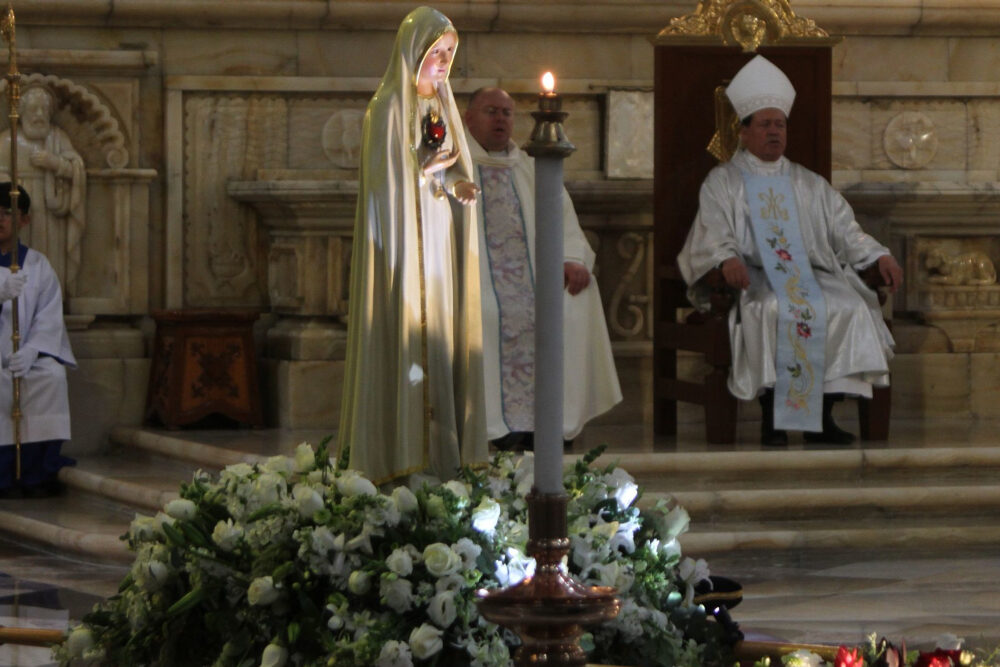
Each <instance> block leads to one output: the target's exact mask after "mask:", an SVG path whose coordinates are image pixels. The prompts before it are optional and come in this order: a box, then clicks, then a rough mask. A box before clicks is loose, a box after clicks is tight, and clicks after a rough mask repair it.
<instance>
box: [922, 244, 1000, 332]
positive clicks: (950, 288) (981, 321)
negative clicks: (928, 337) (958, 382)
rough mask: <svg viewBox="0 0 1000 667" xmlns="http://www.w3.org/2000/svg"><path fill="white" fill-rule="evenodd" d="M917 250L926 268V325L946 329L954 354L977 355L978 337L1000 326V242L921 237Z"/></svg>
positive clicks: (924, 277)
mask: <svg viewBox="0 0 1000 667" xmlns="http://www.w3.org/2000/svg"><path fill="white" fill-rule="evenodd" d="M913 250H914V251H915V252H916V256H917V257H918V258H919V261H920V266H921V275H920V280H921V284H920V288H919V289H920V300H919V314H920V317H921V319H922V320H923V321H925V322H927V323H929V324H933V325H935V326H937V327H939V328H941V329H942V330H943V331H944V332H945V333H946V334H947V335H948V339H949V340H950V342H951V344H952V347H953V348H954V350H955V351H972V350H975V349H976V339H977V336H978V335H979V333H980V332H981V331H983V330H985V329H988V328H990V327H992V326H994V325H996V324H997V323H998V322H1000V285H997V284H996V278H997V275H996V268H995V259H994V258H1000V240H998V239H996V238H993V237H964V238H941V237H917V238H916V239H915V240H914V241H913Z"/></svg>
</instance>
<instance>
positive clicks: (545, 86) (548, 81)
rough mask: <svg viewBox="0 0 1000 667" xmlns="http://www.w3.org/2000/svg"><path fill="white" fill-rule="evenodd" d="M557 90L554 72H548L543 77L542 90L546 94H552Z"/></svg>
mask: <svg viewBox="0 0 1000 667" xmlns="http://www.w3.org/2000/svg"><path fill="white" fill-rule="evenodd" d="M555 89H556V77H555V76H554V75H553V74H552V72H546V73H545V74H543V75H542V90H544V91H545V92H546V93H551V92H552V91H553V90H555Z"/></svg>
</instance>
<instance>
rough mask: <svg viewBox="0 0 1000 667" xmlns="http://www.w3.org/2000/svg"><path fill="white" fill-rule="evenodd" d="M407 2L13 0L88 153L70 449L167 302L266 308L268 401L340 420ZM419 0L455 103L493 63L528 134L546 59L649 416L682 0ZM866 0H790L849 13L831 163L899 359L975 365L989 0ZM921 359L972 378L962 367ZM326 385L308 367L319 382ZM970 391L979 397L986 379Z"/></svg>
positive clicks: (841, 15) (989, 321)
mask: <svg viewBox="0 0 1000 667" xmlns="http://www.w3.org/2000/svg"><path fill="white" fill-rule="evenodd" d="M416 4H417V3H413V2H408V1H404V0H383V1H376V0H365V1H360V0H358V1H354V0H216V1H214V2H209V1H206V0H114V1H112V0H74V1H73V2H66V0H22V1H21V2H16V3H15V10H16V11H17V17H18V33H17V37H18V40H17V43H18V46H19V49H20V54H21V57H20V59H19V64H20V65H21V69H22V70H23V72H24V73H25V74H26V75H30V76H34V77H36V78H37V79H38V82H42V81H43V80H44V81H45V82H48V85H49V87H50V88H51V90H52V92H53V93H54V94H55V96H56V101H57V109H56V111H55V113H54V115H53V117H52V122H53V124H54V125H55V126H56V127H58V128H60V129H62V130H63V131H64V132H65V133H66V134H67V136H68V138H69V141H70V143H71V144H72V146H73V147H74V149H75V150H76V151H77V153H79V154H80V156H81V159H82V162H83V168H84V171H85V175H86V185H85V187H84V188H83V193H84V194H85V201H86V205H85V208H84V209H82V210H83V214H82V217H83V218H84V219H85V223H86V224H85V226H84V227H83V228H82V229H83V230H84V231H83V232H82V238H81V240H80V243H79V244H78V245H79V248H80V252H81V253H82V255H81V260H80V268H79V270H78V271H77V272H76V278H75V282H74V283H73V284H72V285H67V293H68V299H67V318H68V320H69V321H71V323H72V324H73V326H74V328H75V329H76V331H74V333H73V342H74V345H75V346H76V348H77V350H78V352H80V356H81V367H82V368H81V371H80V372H78V373H76V374H74V375H73V376H72V381H71V382H72V389H73V397H74V399H73V406H74V408H73V410H74V417H75V424H76V430H77V433H78V434H79V435H78V437H77V438H75V441H74V443H73V446H74V447H76V448H78V449H82V450H87V449H96V448H100V447H101V446H103V442H104V435H105V434H106V430H107V426H108V425H109V424H111V423H115V422H126V423H138V422H140V421H141V420H142V418H143V414H142V413H143V409H142V404H141V403H142V401H141V396H140V394H141V393H142V387H144V384H145V382H146V373H148V370H147V369H148V355H149V354H150V352H149V347H150V345H149V341H150V334H151V330H152V327H151V324H150V318H149V317H148V315H149V313H150V312H152V311H153V310H155V309H162V308H171V309H172V308H213V309H249V310H256V311H260V312H262V313H265V314H266V315H267V316H266V317H264V318H262V319H261V320H260V323H259V325H258V333H259V336H258V338H259V342H260V352H261V356H262V359H263V362H262V365H263V366H264V370H265V371H266V372H265V373H264V374H263V375H262V377H265V378H266V381H265V385H266V386H265V387H264V391H265V396H266V397H267V398H268V400H267V404H268V405H269V406H271V408H270V411H269V420H270V423H272V424H276V425H283V426H301V427H309V428H325V427H330V426H332V425H333V424H335V422H336V407H337V406H338V405H339V382H340V372H341V371H340V368H341V365H342V358H343V331H344V324H343V316H344V314H345V309H346V303H345V301H346V290H345V285H346V270H347V259H346V258H347V257H348V253H349V248H350V239H349V230H350V226H351V219H352V209H353V193H354V192H355V191H356V189H355V188H356V185H355V178H356V174H355V170H354V167H353V165H354V160H355V159H356V151H357V136H356V130H357V127H358V124H359V122H360V116H361V113H362V110H363V109H364V106H365V104H366V102H367V99H368V98H369V96H370V95H371V93H372V91H373V90H374V88H375V85H376V84H377V82H378V79H379V78H380V76H381V74H382V71H383V69H384V66H385V61H386V57H387V54H388V53H389V51H390V49H391V45H392V41H393V38H394V33H395V29H396V27H397V26H398V23H399V21H400V19H401V18H402V17H403V16H404V15H405V14H406V12H407V11H408V10H409V9H411V8H412V7H413V6H416ZM431 4H433V5H434V6H436V7H438V8H439V9H441V10H442V11H444V12H445V13H446V14H448V15H449V16H451V17H452V18H453V20H454V21H455V23H456V26H457V27H458V29H459V32H460V35H461V42H460V45H459V50H458V57H457V60H456V64H455V67H454V68H453V73H452V82H453V87H454V89H455V90H456V92H457V93H458V96H459V98H460V103H461V101H462V100H463V99H465V98H466V97H467V96H468V94H470V93H471V92H472V91H474V90H475V89H476V88H478V87H480V86H483V85H502V86H504V87H506V88H507V89H508V90H510V91H511V92H513V93H514V96H515V99H516V101H517V103H518V116H517V126H518V129H517V131H516V135H517V138H518V139H523V138H525V137H526V136H527V133H528V131H529V129H530V126H531V122H532V121H531V119H530V117H529V115H528V113H529V111H530V110H531V108H532V107H533V106H534V95H535V92H536V91H537V89H538V82H537V81H538V76H539V75H540V73H541V72H542V71H544V70H546V69H549V70H552V71H554V72H556V74H557V76H558V89H559V91H560V92H561V93H562V94H563V96H564V99H565V106H564V108H565V110H567V111H568V112H569V113H570V116H569V120H568V121H567V125H566V128H567V132H568V134H569V136H570V138H571V139H572V141H573V142H574V143H575V144H576V146H577V148H578V150H577V151H576V152H575V153H574V154H573V155H572V157H570V159H569V160H568V161H567V164H566V176H567V179H568V180H569V181H570V190H571V193H572V194H573V197H574V201H575V202H576V205H577V208H578V210H579V213H580V216H581V220H582V221H583V224H584V226H585V228H586V231H587V233H588V236H589V237H590V239H591V241H592V242H593V244H594V245H595V248H596V250H597V253H598V271H599V274H598V278H599V281H600V285H601V290H602V295H603V298H604V303H605V307H606V309H607V311H608V322H609V327H610V328H611V331H612V337H613V340H614V344H615V350H616V355H617V358H618V361H619V369H620V374H621V376H622V381H623V385H624V387H625V389H626V394H627V400H626V403H625V404H624V405H623V406H621V407H620V408H618V409H616V411H614V412H613V413H612V414H611V415H608V416H607V417H605V418H604V419H605V420H611V421H614V420H632V419H635V418H638V417H642V416H644V415H646V413H647V412H648V409H649V408H648V398H649V385H650V382H649V378H648V375H649V373H648V365H649V355H650V349H651V348H650V343H649V341H650V335H651V317H650V315H651V308H652V294H651V284H652V270H653V267H652V266H651V264H650V257H651V247H652V243H653V232H652V217H651V201H650V200H651V192H652V183H651V176H652V174H651V165H652V156H651V155H650V154H649V153H648V150H649V144H650V143H651V142H649V141H647V139H648V137H649V136H651V127H652V123H651V118H650V116H649V114H650V109H651V90H652V77H653V58H652V56H653V46H652V38H653V37H654V36H655V34H656V33H657V32H658V31H659V30H660V29H661V28H662V27H664V26H665V25H666V24H667V23H668V22H669V21H670V19H671V18H674V17H677V16H680V15H682V14H686V13H689V12H691V11H693V9H694V7H695V4H696V3H695V2H694V1H693V0H692V1H687V0H685V1H680V0H633V1H630V2H620V1H619V0H585V1H584V2H578V3H573V5H572V6H570V5H567V4H566V3H564V2H562V1H561V0H531V1H530V2H528V1H527V0H450V1H445V2H436V3H431ZM862 4H863V6H862V5H858V4H850V5H847V4H845V3H841V2H835V1H833V0H801V1H800V2H793V3H792V6H793V9H795V10H796V11H797V12H798V13H799V14H800V15H804V16H807V17H809V18H813V19H815V20H816V21H817V23H818V24H819V25H820V26H822V27H824V28H826V29H827V30H829V31H830V32H831V33H832V34H836V35H842V36H844V39H843V41H842V42H840V43H839V44H838V45H837V46H836V47H834V81H835V84H834V162H835V164H834V170H835V171H834V181H835V184H836V185H837V186H838V187H841V188H843V189H844V191H845V192H846V193H847V194H848V197H849V199H850V200H851V201H852V203H853V204H854V205H855V206H856V208H857V209H858V213H859V216H860V217H861V219H862V220H863V222H864V223H865V224H866V225H867V226H868V227H869V228H870V229H871V230H872V231H873V232H874V233H876V234H877V235H878V236H879V237H880V238H882V239H884V240H885V241H886V242H887V243H889V244H890V246H891V247H892V248H893V250H894V252H896V253H897V254H899V255H900V257H902V258H903V260H904V261H905V262H906V267H907V269H908V274H909V275H908V278H909V281H908V287H907V290H906V291H905V293H903V294H901V295H900V296H899V297H898V298H897V299H896V301H895V303H894V304H893V306H892V307H893V309H894V310H895V318H896V320H897V321H898V322H899V326H898V327H897V330H899V331H900V332H901V333H902V334H903V335H901V336H900V339H901V340H900V344H901V350H900V351H901V352H903V353H904V354H903V355H901V357H900V358H903V357H905V356H906V355H912V356H913V357H914V358H919V357H920V355H923V354H928V355H930V354H931V353H933V354H940V355H949V354H954V355H970V354H986V355H987V358H985V359H980V358H978V357H977V361H976V364H975V367H976V368H977V371H976V373H977V374H978V375H977V377H980V378H981V377H982V369H983V368H985V367H986V366H984V365H982V364H986V363H989V362H988V359H992V357H991V356H989V355H990V354H992V351H993V350H994V349H996V348H997V347H1000V346H997V345H996V344H995V343H994V342H993V340H994V339H993V333H994V332H995V330H996V329H997V323H1000V318H996V319H994V316H993V314H992V313H990V312H988V311H989V310H990V309H989V308H981V307H979V306H980V305H981V304H979V301H977V300H978V299H980V298H984V299H985V301H984V303H985V304H986V305H992V301H991V298H992V297H991V296H987V297H980V296H979V295H980V294H983V293H989V294H992V289H993V288H992V287H990V286H987V287H989V289H979V287H980V286H974V285H954V286H953V285H949V284H946V283H936V282H934V281H932V280H931V279H930V278H931V276H932V275H940V274H939V273H935V272H934V270H932V269H930V268H928V266H927V256H928V254H929V253H931V252H932V251H934V252H944V253H945V254H946V255H948V256H949V257H950V258H952V259H956V260H960V259H961V257H960V256H961V255H963V254H969V253H977V252H978V253H982V254H985V255H986V256H987V258H988V259H990V260H992V261H993V262H997V261H1000V256H996V253H998V252H1000V248H998V247H997V244H996V243H995V237H996V224H997V223H998V222H1000V217H998V216H997V214H996V213H997V211H996V210H995V209H996V205H995V204H994V203H993V202H994V201H995V200H996V196H995V190H996V187H997V183H998V181H1000V178H998V170H1000V148H998V144H997V142H996V138H997V137H998V135H1000V67H998V66H1000V47H997V46H996V39H995V38H996V36H997V35H998V34H1000V1H997V0H956V1H955V2H951V3H947V6H945V4H943V3H934V2H930V1H929V0H870V1H868V2H865V3H862ZM793 122H794V116H793ZM2 124H3V121H0V125H2ZM0 129H2V127H0ZM109 156H110V157H109ZM122 156H124V157H122ZM935 248H936V249H937V250H935ZM58 252H63V251H62V250H60V251H58ZM952 287H955V288H961V289H958V292H961V291H963V290H964V292H965V293H966V294H965V297H964V300H963V297H955V294H953V293H951V292H956V290H954V289H952ZM956 293H957V292H956ZM956 299H958V300H957V301H956ZM956 304H957V305H956ZM967 306H972V307H971V308H969V307H967ZM972 311H976V312H972ZM963 318H964V319H963ZM956 322H958V323H957V324H956ZM962 358H964V359H968V358H969V357H968V356H965V357H962ZM981 362H982V363H981ZM915 363H916V362H915ZM928 363H929V362H928ZM918 367H919V368H920V369H921V371H920V373H921V377H923V378H927V377H930V378H934V377H938V376H940V377H944V376H945V375H947V376H948V380H947V381H948V382H949V383H950V382H956V383H959V384H960V385H961V387H960V388H959V389H957V391H959V392H960V394H961V395H963V396H971V390H970V387H972V386H973V384H972V377H971V375H970V374H966V375H965V376H962V377H952V375H954V373H951V374H949V373H948V372H945V371H943V370H940V368H939V367H938V366H935V365H933V364H931V365H926V364H925V363H924V362H923V361H920V363H919V364H918ZM969 367H970V368H971V367H972V366H969ZM942 368H943V367H942ZM947 368H948V369H951V370H953V369H954V366H947ZM935 369H938V370H935ZM900 372H901V373H905V372H906V371H905V370H903V368H902V367H901V369H900ZM962 383H964V384H962ZM316 386H322V387H323V388H324V389H323V391H322V392H316V391H309V388H311V387H316ZM921 386H923V385H921ZM977 386H978V385H977ZM906 395H907V396H909V394H906ZM137 396H139V397H140V398H137ZM900 396H901V398H900V400H901V401H902V403H901V402H900V400H897V402H896V405H897V406H901V407H900V410H906V409H908V408H906V407H905V406H906V405H911V406H914V407H913V408H912V412H913V413H918V412H919V410H920V407H919V406H921V405H922V403H921V401H922V400H924V398H923V395H922V394H920V395H918V396H916V397H914V398H912V399H910V398H906V397H905V396H902V394H901V395H900ZM898 398H899V397H898ZM907 402H909V403H907ZM962 405H963V406H964V407H962V408H961V409H962V410H966V411H967V413H968V411H970V410H972V408H970V407H969V406H971V405H979V403H977V402H976V401H974V400H972V399H971V398H970V399H968V400H967V401H966V402H965V403H963V404H962ZM956 409H958V408H956ZM646 416H648V415H646Z"/></svg>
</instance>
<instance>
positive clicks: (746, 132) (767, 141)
mask: <svg viewBox="0 0 1000 667" xmlns="http://www.w3.org/2000/svg"><path fill="white" fill-rule="evenodd" d="M787 125H788V119H787V118H785V112H784V111H782V110H781V109H773V108H772V109H761V110H760V111H755V112H753V115H752V116H751V118H750V124H749V125H744V126H743V127H742V129H740V141H741V142H742V143H743V146H744V147H745V148H746V149H747V150H748V151H750V152H751V153H753V154H754V155H756V156H757V157H759V158H760V159H761V160H764V161H765V162H774V161H775V160H777V159H778V158H780V157H781V156H782V155H784V154H785V142H786V140H787V138H788V137H787V134H786V132H787Z"/></svg>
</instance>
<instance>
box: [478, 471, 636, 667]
mask: <svg viewBox="0 0 1000 667" xmlns="http://www.w3.org/2000/svg"><path fill="white" fill-rule="evenodd" d="M527 500H528V534H529V539H528V555H530V556H533V557H534V558H535V562H536V567H535V576H533V577H530V578H528V579H525V580H524V581H522V582H521V583H519V584H517V585H516V586H512V587H510V588H506V589H503V590H498V591H490V592H487V593H483V594H481V597H480V599H479V603H478V604H479V611H480V613H481V614H482V615H483V617H484V618H486V619H487V620H489V621H492V622H493V623H496V624H498V625H502V626H504V627H506V628H510V629H511V630H513V631H514V632H516V633H517V634H518V636H519V637H520V638H521V642H522V644H521V646H520V647H519V648H518V649H517V652H516V653H515V654H514V664H516V665H517V666H518V667H528V666H529V665H530V666H531V667H555V666H557V665H558V666H560V667H563V666H566V667H569V666H572V667H582V666H583V665H585V664H586V662H587V656H586V654H585V653H584V652H583V649H581V648H580V643H579V638H580V635H581V634H582V633H583V628H584V626H589V625H597V624H599V623H603V622H605V621H609V620H611V619H613V618H614V617H615V616H617V615H618V612H619V611H620V610H621V601H620V600H619V599H618V598H617V597H616V596H615V590H614V589H613V588H611V587H609V586H582V585H580V584H579V583H577V582H575V581H573V579H571V578H570V576H569V575H568V574H567V573H565V572H563V570H562V568H561V567H560V565H561V562H562V559H563V556H565V555H566V554H567V553H568V552H569V538H568V537H567V536H566V503H567V497H566V495H565V494H539V493H537V492H534V491H533V492H532V493H531V494H530V495H528V498H527Z"/></svg>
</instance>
